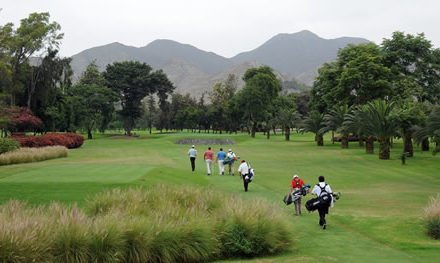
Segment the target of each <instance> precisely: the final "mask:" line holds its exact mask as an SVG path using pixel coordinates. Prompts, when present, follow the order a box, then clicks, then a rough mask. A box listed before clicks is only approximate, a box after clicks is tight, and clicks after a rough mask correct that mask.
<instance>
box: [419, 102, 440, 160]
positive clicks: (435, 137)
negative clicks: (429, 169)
mask: <svg viewBox="0 0 440 263" xmlns="http://www.w3.org/2000/svg"><path fill="white" fill-rule="evenodd" d="M414 137H415V139H416V141H417V142H418V143H421V142H423V141H425V140H426V139H428V138H429V137H431V138H432V141H434V142H435V149H434V151H433V154H436V153H438V152H440V106H437V107H435V108H434V109H433V110H432V111H431V113H430V114H429V116H428V120H427V121H426V126H425V127H423V128H420V129H418V130H417V131H416V132H415V134H414Z"/></svg>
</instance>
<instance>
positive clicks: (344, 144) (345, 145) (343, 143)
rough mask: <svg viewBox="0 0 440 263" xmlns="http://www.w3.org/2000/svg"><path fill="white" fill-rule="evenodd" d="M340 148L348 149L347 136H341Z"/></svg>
mask: <svg viewBox="0 0 440 263" xmlns="http://www.w3.org/2000/svg"><path fill="white" fill-rule="evenodd" d="M341 148H342V149H348V136H346V135H342V136H341Z"/></svg>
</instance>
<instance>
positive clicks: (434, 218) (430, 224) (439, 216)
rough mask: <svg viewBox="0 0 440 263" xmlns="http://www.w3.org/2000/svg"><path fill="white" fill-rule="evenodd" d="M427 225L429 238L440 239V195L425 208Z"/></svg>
mask: <svg viewBox="0 0 440 263" xmlns="http://www.w3.org/2000/svg"><path fill="white" fill-rule="evenodd" d="M424 219H425V224H426V231H427V234H428V235H429V236H431V237H432V238H434V239H440V195H437V196H436V197H432V198H431V200H430V201H429V203H428V206H426V207H425V216H424Z"/></svg>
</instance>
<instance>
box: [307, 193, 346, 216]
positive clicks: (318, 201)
mask: <svg viewBox="0 0 440 263" xmlns="http://www.w3.org/2000/svg"><path fill="white" fill-rule="evenodd" d="M331 195H332V197H333V202H336V200H339V197H340V196H341V193H340V192H336V193H332V194H331ZM331 201H332V198H331V197H330V195H328V194H327V195H322V196H318V197H316V198H312V199H310V200H308V201H307V202H306V204H305V206H306V209H307V211H309V212H312V211H315V210H316V209H318V208H321V207H326V206H327V207H329V206H330V204H331Z"/></svg>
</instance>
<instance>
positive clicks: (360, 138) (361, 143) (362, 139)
mask: <svg viewBox="0 0 440 263" xmlns="http://www.w3.org/2000/svg"><path fill="white" fill-rule="evenodd" d="M358 138H359V147H361V148H362V147H364V137H363V136H358Z"/></svg>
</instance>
